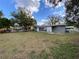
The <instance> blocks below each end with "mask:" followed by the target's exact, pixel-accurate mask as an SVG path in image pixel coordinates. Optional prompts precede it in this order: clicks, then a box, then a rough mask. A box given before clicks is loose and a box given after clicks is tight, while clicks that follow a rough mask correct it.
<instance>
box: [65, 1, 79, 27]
mask: <svg viewBox="0 0 79 59" xmlns="http://www.w3.org/2000/svg"><path fill="white" fill-rule="evenodd" d="M66 8H67V9H66V13H67V15H66V20H67V24H68V23H69V22H70V23H69V24H68V25H70V24H72V25H74V26H76V27H78V28H79V0H68V1H67V2H66Z"/></svg>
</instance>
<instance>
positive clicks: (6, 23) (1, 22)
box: [0, 18, 11, 29]
mask: <svg viewBox="0 0 79 59" xmlns="http://www.w3.org/2000/svg"><path fill="white" fill-rule="evenodd" d="M10 24H11V23H10V20H8V19H7V18H1V19H0V28H7V29H8V28H9V27H10Z"/></svg>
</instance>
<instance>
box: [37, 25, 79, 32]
mask: <svg viewBox="0 0 79 59" xmlns="http://www.w3.org/2000/svg"><path fill="white" fill-rule="evenodd" d="M36 31H37V32H40V31H45V32H54V33H66V32H69V33H71V32H79V29H78V28H75V27H74V26H66V25H54V26H47V25H46V26H36Z"/></svg>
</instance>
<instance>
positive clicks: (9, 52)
mask: <svg viewBox="0 0 79 59" xmlns="http://www.w3.org/2000/svg"><path fill="white" fill-rule="evenodd" d="M70 43H71V44H72V45H71V44H70ZM78 45H79V33H72V34H62V35H57V34H48V33H43V32H41V33H40V32H21V33H5V34H0V59H46V58H47V59H73V58H74V59H79V58H78V55H79V53H78V51H77V48H79V46H78ZM54 47H55V48H54ZM65 49H66V50H65ZM49 50H50V51H49ZM42 51H46V52H44V53H42ZM50 52H52V53H50ZM61 52H63V53H61ZM66 52H67V53H66ZM65 53H66V54H65ZM76 53H77V54H76ZM35 54H36V55H40V56H38V57H36V55H35ZM49 54H50V55H51V56H53V58H52V57H49ZM28 55H29V56H30V57H32V58H29V56H28ZM33 55H34V56H33ZM42 55H44V56H42ZM47 56H48V57H47ZM75 56H76V57H75ZM67 57H68V58H67Z"/></svg>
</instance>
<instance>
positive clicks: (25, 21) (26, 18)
mask: <svg viewBox="0 0 79 59" xmlns="http://www.w3.org/2000/svg"><path fill="white" fill-rule="evenodd" d="M12 16H13V17H14V18H15V19H16V20H18V23H19V24H20V25H22V26H24V28H25V29H26V30H30V29H29V28H30V27H31V26H34V25H35V23H36V21H35V20H34V19H33V18H32V17H31V16H30V15H29V14H28V13H26V12H25V10H24V9H22V8H21V9H19V10H18V11H16V12H13V13H12Z"/></svg>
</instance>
